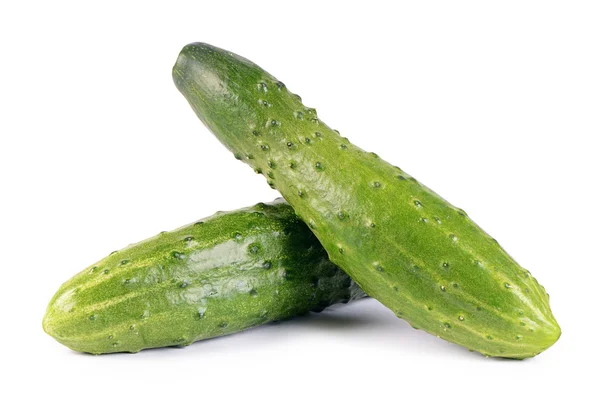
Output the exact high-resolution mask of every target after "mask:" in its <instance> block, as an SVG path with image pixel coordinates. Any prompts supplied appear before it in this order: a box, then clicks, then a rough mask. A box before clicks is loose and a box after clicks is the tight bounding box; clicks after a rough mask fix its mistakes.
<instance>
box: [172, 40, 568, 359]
mask: <svg viewBox="0 0 600 397" xmlns="http://www.w3.org/2000/svg"><path fill="white" fill-rule="evenodd" d="M173 79H174V82H175V84H176V86H177V88H178V89H179V91H181V93H182V94H183V95H184V96H185V98H186V99H187V100H188V102H189V103H190V105H191V106H192V108H193V109H194V111H195V112H196V114H197V115H198V117H199V118H200V119H201V120H202V121H203V122H204V124H205V125H206V126H207V127H208V128H209V129H210V130H211V131H212V132H213V133H214V134H215V135H216V137H217V138H218V139H219V140H220V141H221V142H222V143H223V144H224V145H225V146H226V147H227V148H229V150H231V151H232V152H233V153H234V154H235V157H236V158H237V159H240V160H242V161H243V162H245V163H247V164H249V165H250V166H251V167H253V168H254V169H255V170H256V171H257V172H261V173H262V174H263V175H264V176H265V177H266V178H267V181H268V183H269V185H271V187H273V188H276V189H278V190H279V191H280V192H281V194H282V195H283V196H284V198H285V199H286V200H287V202H288V203H290V204H291V205H292V207H293V208H294V209H295V211H296V213H297V214H298V215H299V216H300V218H301V219H303V220H304V222H306V223H307V224H308V225H309V226H310V227H311V229H312V231H313V233H315V235H316V236H317V238H318V239H319V240H320V242H321V243H322V244H323V246H324V247H325V249H326V250H327V252H328V254H329V258H330V260H331V261H332V262H334V263H335V264H337V265H339V266H340V267H341V268H342V269H343V270H344V271H345V272H346V273H348V275H350V276H351V277H352V278H353V279H354V280H355V281H356V282H357V283H358V284H359V285H360V286H361V287H362V288H363V289H364V291H365V292H366V293H367V294H369V295H370V296H372V297H374V298H376V299H378V300H379V301H381V302H382V303H383V304H384V305H386V306H387V307H388V308H389V309H391V310H392V311H393V312H394V313H395V314H396V315H397V316H398V317H401V318H404V319H405V320H406V321H408V322H409V323H410V324H411V325H412V326H413V327H415V328H419V329H422V330H425V331H427V332H429V333H431V334H434V335H437V336H438V337H441V338H443V339H445V340H447V341H450V342H454V343H457V344H460V345H462V346H465V347H467V348H469V349H471V350H476V351H479V352H481V353H483V354H485V355H488V356H501V357H511V358H526V357H530V356H534V355H536V354H538V353H540V352H542V351H543V350H545V349H547V348H548V347H550V346H551V345H552V344H553V343H554V342H556V340H557V339H558V338H559V336H560V332H561V331H560V328H559V326H558V324H557V323H556V320H555V319H554V317H553V315H552V313H551V311H550V306H549V300H548V295H547V293H546V291H545V290H544V288H543V287H542V286H541V285H540V284H538V282H537V281H536V279H535V278H533V277H532V276H531V274H530V273H529V272H528V271H527V270H525V269H523V268H522V267H521V266H519V265H518V264H517V263H516V262H515V261H514V260H513V259H512V258H511V257H510V256H509V255H508V254H507V253H506V252H505V251H504V250H503V249H502V248H501V247H500V245H499V244H498V243H497V242H496V240H494V239H493V238H491V237H490V236H489V235H488V234H486V233H485V232H484V231H483V230H482V229H481V228H480V227H479V226H477V225H476V224H475V223H474V222H473V221H472V220H471V219H470V218H469V217H468V216H467V215H466V214H465V212H464V211H462V210H460V209H458V208H456V207H454V206H452V205H450V204H449V203H448V202H446V201H445V200H443V199H442V198H441V197H440V196H438V195H437V194H435V193H434V192H433V191H431V190H430V189H428V188H427V187H425V186H423V185H422V184H420V183H419V182H418V181H417V180H415V179H414V178H413V177H411V176H410V175H408V174H407V173H405V172H403V171H402V170H401V169H400V168H398V167H394V166H392V165H391V164H389V163H387V162H385V161H384V160H382V159H381V158H379V157H378V156H377V155H375V154H374V153H367V152H365V151H363V150H362V149H360V148H358V147H356V146H354V145H352V144H351V143H350V142H349V141H348V140H347V139H346V138H343V137H341V136H340V135H339V133H338V132H337V131H335V130H332V129H331V128H329V127H328V126H327V125H325V123H323V122H322V121H321V120H320V119H319V118H318V117H317V113H316V111H315V110H314V109H312V108H309V107H306V106H304V105H303V104H302V102H301V99H300V97H299V96H298V95H295V94H293V93H291V92H290V91H288V90H287V88H286V86H285V85H284V84H283V83H281V82H280V81H279V80H277V79H276V78H275V77H273V76H272V75H271V74H269V73H267V72H266V71H265V70H263V69H261V68H260V67H259V66H257V65H256V64H254V63H252V62H250V61H249V60H247V59H245V58H242V57H240V56H238V55H236V54H233V53H231V52H229V51H225V50H222V49H219V48H216V47H213V46H210V45H208V44H203V43H194V44H190V45H187V46H186V47H184V48H183V50H182V51H181V53H180V55H179V57H178V59H177V62H176V64H175V66H174V68H173Z"/></svg>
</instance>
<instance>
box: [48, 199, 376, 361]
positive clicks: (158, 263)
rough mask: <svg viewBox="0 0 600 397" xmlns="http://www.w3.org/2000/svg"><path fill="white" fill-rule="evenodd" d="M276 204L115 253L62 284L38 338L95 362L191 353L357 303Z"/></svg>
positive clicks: (306, 234) (313, 242) (303, 230)
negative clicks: (200, 345)
mask: <svg viewBox="0 0 600 397" xmlns="http://www.w3.org/2000/svg"><path fill="white" fill-rule="evenodd" d="M364 296H365V295H364V293H363V292H362V291H361V290H360V288H358V286H357V285H356V284H355V283H354V282H353V281H352V280H351V279H350V278H349V277H348V276H347V275H346V274H345V273H344V272H342V271H341V270H340V269H339V268H338V267H337V266H335V265H334V264H332V263H331V262H329V261H328V260H327V254H326V252H325V250H324V249H323V247H322V246H321V245H320V244H319V242H318V240H317V239H316V238H315V237H314V235H313V234H312V233H311V232H310V230H309V229H308V227H306V225H305V224H304V223H302V222H301V221H300V220H299V219H298V218H297V217H296V215H295V214H294V211H293V209H292V208H291V207H290V206H289V205H288V204H287V203H285V202H284V201H283V200H276V201H275V202H273V203H270V204H263V203H260V204H257V205H256V206H254V207H249V208H244V209H241V210H237V211H232V212H224V213H217V214H215V215H213V216H212V217H209V218H206V219H203V220H202V221H199V222H196V223H193V224H190V225H187V226H184V227H182V228H179V229H177V230H174V231H172V232H168V233H167V232H163V233H160V234H159V235H157V236H155V237H153V238H150V239H148V240H144V241H142V242H139V243H137V244H133V245H130V246H128V247H126V248H125V249H123V250H121V251H116V252H114V253H112V254H110V255H109V256H107V257H106V258H104V259H102V260H100V261H99V262H97V263H96V264H94V265H92V266H90V267H88V268H87V269H85V270H83V271H82V272H80V273H79V274H77V275H75V276H74V277H73V278H72V279H70V280H69V281H67V282H66V283H64V284H63V285H62V286H61V287H60V289H59V290H58V292H57V293H56V294H55V295H54V297H53V298H52V300H51V301H50V303H49V305H48V309H47V311H46V315H45V316H44V319H43V327H44V330H45V331H46V332H47V333H48V334H49V335H51V336H52V337H54V338H55V339H56V340H57V341H58V342H60V343H62V344H63V345H65V346H67V347H69V348H71V349H73V350H76V351H80V352H88V353H93V354H101V353H113V352H137V351H140V350H142V349H147V348H154V347H162V346H174V345H189V344H190V343H192V342H194V341H198V340H202V339H208V338H213V337H217V336H221V335H227V334H231V333H234V332H238V331H242V330H244V329H247V328H250V327H254V326H257V325H260V324H265V323H267V322H270V321H275V320H281V319H285V318H289V317H292V316H296V315H301V314H305V313H307V312H309V311H321V310H323V309H324V308H325V307H327V306H329V305H332V304H334V303H338V302H348V301H350V300H353V299H357V298H362V297H364Z"/></svg>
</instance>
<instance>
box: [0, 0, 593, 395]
mask: <svg viewBox="0 0 600 397" xmlns="http://www.w3.org/2000/svg"><path fill="white" fill-rule="evenodd" d="M167 3H168V4H167ZM321 3H325V2H321ZM154 4H155V3H153V2H149V1H145V2H139V3H135V2H125V1H123V2H110V1H103V2H98V3H97V4H96V5H93V4H92V2H72V3H67V2H61V1H38V2H32V1H20V2H17V1H12V2H11V1H6V2H2V5H1V6H0V41H1V42H0V43H1V46H0V57H1V62H0V68H1V73H0V134H1V138H0V139H1V140H0V173H1V187H0V189H1V190H2V192H1V194H0V200H1V205H0V215H1V218H0V222H1V225H2V229H1V230H0V233H1V236H0V242H1V245H0V247H1V248H2V249H1V256H0V257H1V266H2V269H1V271H2V273H0V274H1V280H2V288H0V294H1V299H0V305H1V312H0V318H1V320H0V321H1V326H0V332H2V335H1V338H2V339H1V340H2V342H3V343H2V344H3V348H2V351H1V352H0V357H1V363H2V364H3V366H4V369H3V370H2V379H3V380H2V381H1V382H0V394H2V395H4V396H8V395H26V394H28V393H30V392H36V393H38V395H62V396H74V395H78V396H106V395H110V394H112V395H128V396H134V395H136V396H137V395H146V396H151V395H176V394H183V393H185V394H188V395H199V396H209V395H210V396H217V395H219V396H228V395H234V394H236V395H243V396H252V395H283V396H285V395H295V394H302V395H317V396H319V395H331V396H337V395H361V396H362V395H364V396H376V395H415V394H417V393H418V395H442V396H452V395H460V396H465V395H503V396H505V395H527V394H528V395H532V394H534V393H535V395H539V394H541V393H546V392H549V391H556V392H561V391H564V392H568V393H569V395H577V396H583V395H593V394H594V393H595V392H597V379H593V378H592V377H596V378H597V373H598V363H597V360H598V353H600V352H599V351H598V325H599V321H598V309H599V306H600V305H599V303H600V298H599V296H600V294H599V285H598V276H599V270H598V268H599V266H600V260H599V256H600V255H599V254H598V246H599V240H600V233H599V230H600V229H599V222H600V215H599V213H600V202H599V199H600V197H599V194H598V193H599V187H598V186H599V180H600V176H599V173H600V161H599V159H598V158H599V155H598V149H599V148H600V146H599V145H598V143H597V138H598V134H599V133H600V23H599V20H600V8H599V4H598V2H594V1H589V2H585V1H563V2H558V1H540V2H533V1H501V2H482V1H471V2H468V1H441V2H432V1H419V2H416V1H411V2H391V1H390V2H380V1H373V0H370V1H365V2H363V3H353V2H343V3H342V2H339V4H337V5H333V2H330V3H329V4H331V5H328V4H320V2H313V1H308V0H303V1H301V2H283V1H279V2H265V1H252V2H251V1H247V2H227V1H212V2H203V1H194V2H189V3H184V2H177V1H170V2H162V5H161V6H156V5H154ZM193 41H204V42H207V43H211V44H213V45H216V46H219V47H222V48H226V49H228V50H231V51H233V52H236V53H239V54H240V55H243V56H246V57H248V58H250V59H251V60H253V61H254V62H256V63H258V64H259V65H261V66H263V67H264V68H265V69H267V70H268V71H270V72H271V73H272V74H274V75H275V76H277V77H278V78H279V79H281V80H283V81H284V82H285V83H286V84H287V86H288V87H289V88H290V90H291V91H293V92H296V93H298V94H300V95H301V96H302V98H303V100H304V103H305V104H307V105H309V106H313V107H316V108H317V109H318V110H319V115H320V116H321V119H322V120H324V121H325V122H326V123H327V124H328V125H329V126H331V127H332V128H336V129H338V130H340V131H341V132H342V134H343V135H345V136H347V137H349V138H350V140H351V141H352V142H353V143H355V144H358V145H359V146H361V147H363V148H364V149H367V150H370V151H376V152H377V153H378V154H379V155H380V156H381V157H382V158H384V159H386V160H388V161H389V162H391V163H393V164H395V165H399V166H401V167H402V168H403V169H404V170H406V171H407V172H408V173H410V174H412V175H414V176H415V177H417V179H419V180H420V181H421V182H422V183H424V184H426V185H427V186H429V187H431V188H433V189H434V190H435V191H436V192H438V193H440V194H441V195H442V196H443V197H445V198H446V199H447V200H449V201H450V202H452V203H453V204H455V205H457V206H459V207H461V208H464V209H465V210H466V211H467V212H468V213H469V215H470V216H471V217H472V218H473V219H474V220H475V221H476V222H477V223H478V224H479V225H481V226H482V227H483V228H484V229H485V230H486V231H488V232H489V233H490V234H491V235H492V236H494V237H495V238H497V239H498V240H499V241H500V243H501V244H502V245H503V246H504V247H505V248H506V249H507V251H508V252H509V253H511V254H512V255H513V256H514V257H515V258H516V259H517V260H518V261H519V262H520V263H521V264H522V265H523V266H524V267H526V268H527V269H529V270H530V271H531V272H532V273H533V274H534V275H535V276H536V277H537V278H538V280H540V282H541V283H542V284H543V285H544V286H545V287H546V289H547V290H548V291H549V292H550V295H551V303H552V308H553V311H554V314H555V316H556V318H557V319H558V321H559V323H560V325H561V327H562V330H563V335H562V337H561V339H560V340H559V342H558V343H557V344H556V345H555V346H553V347H552V348H550V349H549V350H548V351H546V352H544V353H543V354H541V355H540V356H538V357H536V358H534V359H530V360H525V361H511V360H498V359H485V358H483V357H482V356H480V355H478V354H475V353H469V352H468V351H467V350H466V349H463V348H460V347H458V346H454V345H450V344H449V343H446V342H444V341H442V340H438V339H436V338H435V337H432V336H430V335H428V334H425V333H424V332H421V331H415V330H413V329H412V328H410V327H409V326H408V325H407V324H406V323H405V322H403V321H401V320H399V319H396V318H395V316H394V315H393V314H392V313H391V312H390V311H388V310H387V309H386V308H384V307H383V306H381V305H380V304H379V303H377V302H376V301H374V300H368V301H363V302H360V303H356V304H353V305H348V306H345V307H336V308H333V309H331V310H326V311H325V312H323V313H321V314H319V315H310V316H308V317H305V318H301V319H298V320H293V321H287V322H284V323H281V324H278V325H268V326H264V327H261V328H259V329H255V330H252V331H248V332H244V333H242V334H238V335H234V336H230V337H225V338H220V339H215V340H211V341H206V342H200V343H196V344H194V345H192V346H190V347H187V348H185V349H159V350H154V351H145V352H142V353H139V354H136V355H131V354H118V355H107V356H98V357H95V356H91V355H85V354H78V353H74V352H71V351H70V350H68V349H67V348H65V347H63V346H61V345H59V344H58V343H56V342H55V341H54V340H53V339H52V338H50V337H49V336H47V335H45V334H44V333H43V331H42V327H41V320H42V316H43V314H44V311H45V306H46V304H47V302H48V301H49V299H50V298H51V296H52V295H53V294H54V292H55V291H56V289H57V288H58V287H59V286H60V284H61V283H62V282H64V281H66V280H67V279H68V278H70V277H71V276H72V275H73V274H74V273H76V272H77V271H79V270H81V269H82V268H84V267H86V266H88V265H90V264H91V263H93V262H95V261H96V260H98V259H100V258H102V257H103V256H105V255H107V254H108V253H109V252H111V251H113V250H115V249H118V248H121V247H123V246H125V245H127V244H129V243H133V242H136V241H139V240H141V239H143V238H146V237H149V236H151V235H154V234H156V233H157V232H159V231H161V230H170V229H173V228H176V227H178V226H181V225H183V224H186V223H189V222H191V221H194V220H196V219H198V218H201V217H204V216H207V215H210V214H212V213H214V212H215V211H217V210H231V209H235V208H238V207H243V206H247V205H251V204H254V203H256V202H259V201H267V200H270V199H273V198H275V197H277V192H275V191H273V190H271V189H270V188H269V187H268V186H267V184H266V183H265V181H264V179H263V177H262V176H260V175H255V174H254V173H253V172H252V170H251V169H250V168H249V167H247V166H245V165H243V164H242V163H240V162H237V161H234V159H233V156H232V155H231V153H229V152H228V151H227V150H226V149H225V148H223V147H222V146H221V145H220V144H219V143H218V141H217V140H216V139H215V138H214V137H213V136H212V135H211V134H210V133H209V132H208V131H207V130H206V129H205V128H204V127H203V125H202V124H201V123H200V122H199V121H198V120H197V119H196V117H195V115H194V114H193V112H192V110H191V109H190V108H189V106H188V104H187V102H186V101H185V100H184V98H183V97H182V96H181V95H180V94H179V93H178V91H177V90H176V88H175V87H174V84H173V83H172V80H171V67H172V65H173V63H174V62H175V59H176V57H177V54H178V52H179V50H180V49H181V47H183V46H184V45H185V44H187V43H189V42H193ZM594 384H595V385H596V386H594Z"/></svg>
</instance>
